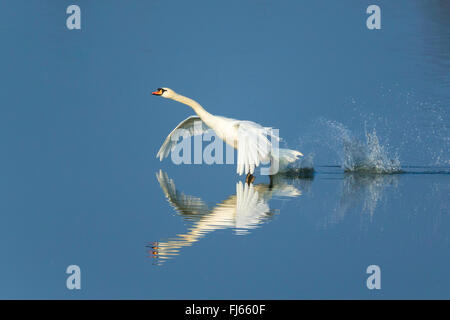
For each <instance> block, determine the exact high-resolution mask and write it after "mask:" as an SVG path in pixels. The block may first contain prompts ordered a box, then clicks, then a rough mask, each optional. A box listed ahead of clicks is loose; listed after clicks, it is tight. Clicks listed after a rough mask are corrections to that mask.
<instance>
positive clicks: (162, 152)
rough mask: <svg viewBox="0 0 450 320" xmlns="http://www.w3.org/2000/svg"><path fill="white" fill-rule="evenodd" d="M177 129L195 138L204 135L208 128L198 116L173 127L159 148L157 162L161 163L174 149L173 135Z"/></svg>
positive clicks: (175, 142)
mask: <svg viewBox="0 0 450 320" xmlns="http://www.w3.org/2000/svg"><path fill="white" fill-rule="evenodd" d="M178 129H184V130H187V131H188V132H189V134H190V135H191V136H195V135H201V134H203V133H205V132H206V130H208V129H210V128H208V127H207V126H206V125H205V123H204V122H203V121H202V120H201V119H200V117H198V116H190V117H188V118H186V119H184V120H183V121H181V122H180V123H179V124H178V125H177V126H176V127H175V129H173V130H172V132H171V133H170V134H169V135H168V136H167V138H166V140H164V143H163V144H162V146H161V148H159V151H158V154H157V155H156V157H157V158H159V160H161V161H162V160H163V159H164V158H166V157H167V156H168V155H169V153H170V152H171V151H172V150H173V149H174V148H175V146H176V144H177V140H178V138H177V139H174V134H175V133H176V132H177V130H178Z"/></svg>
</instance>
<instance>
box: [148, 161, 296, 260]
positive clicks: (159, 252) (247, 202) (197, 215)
mask: <svg viewBox="0 0 450 320" xmlns="http://www.w3.org/2000/svg"><path fill="white" fill-rule="evenodd" d="M156 177H157V179H158V181H159V184H160V186H161V189H162V190H163V192H164V194H165V196H166V198H167V201H168V202H169V203H170V204H171V205H172V207H173V208H174V209H175V210H176V211H177V212H178V213H179V214H181V215H182V216H183V217H185V219H186V220H189V221H194V223H193V225H192V226H191V227H190V228H189V230H188V232H187V233H186V234H180V235H177V237H176V238H173V239H170V240H168V241H166V242H156V243H154V244H153V245H152V246H151V247H152V250H151V253H152V255H153V256H154V257H158V258H161V259H167V258H169V257H170V256H172V255H177V254H178V251H179V249H180V248H182V247H186V246H190V245H192V243H194V242H196V241H198V240H199V239H200V238H201V237H203V236H204V235H205V234H206V233H208V232H212V231H214V230H219V229H225V228H235V230H236V233H237V234H246V233H247V232H248V230H250V229H254V228H256V227H257V226H258V225H260V224H261V223H263V222H264V221H265V220H266V219H267V218H269V217H270V216H272V215H273V212H272V211H271V210H270V207H269V205H268V201H269V200H270V199H271V198H272V197H281V198H282V197H297V196H299V195H301V191H300V190H298V189H297V188H295V187H294V186H292V185H290V184H287V183H285V182H284V180H283V179H281V178H278V176H275V177H274V179H273V180H272V185H267V184H257V185H253V184H247V183H242V182H240V181H239V182H238V183H236V194H235V195H231V196H229V197H228V198H227V199H225V200H224V201H222V202H221V203H219V204H217V205H216V206H215V207H214V208H212V209H209V208H208V206H207V205H206V204H205V203H204V202H203V201H202V200H201V199H200V198H196V197H193V196H189V195H185V194H184V193H181V192H179V191H178V190H176V187H175V184H174V182H173V180H172V179H170V178H169V177H168V176H167V174H166V173H165V172H162V171H161V170H160V171H159V173H157V174H156Z"/></svg>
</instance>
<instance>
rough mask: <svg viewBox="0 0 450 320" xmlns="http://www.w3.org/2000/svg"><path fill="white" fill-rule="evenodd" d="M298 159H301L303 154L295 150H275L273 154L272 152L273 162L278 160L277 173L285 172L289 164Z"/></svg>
mask: <svg viewBox="0 0 450 320" xmlns="http://www.w3.org/2000/svg"><path fill="white" fill-rule="evenodd" d="M299 157H303V153H301V152H300V151H297V150H291V149H276V150H275V152H272V158H273V160H275V161H277V160H278V172H277V173H279V172H283V171H285V170H286V169H287V168H288V166H289V164H291V163H293V162H295V161H297V160H298V159H299ZM275 169H276V168H275Z"/></svg>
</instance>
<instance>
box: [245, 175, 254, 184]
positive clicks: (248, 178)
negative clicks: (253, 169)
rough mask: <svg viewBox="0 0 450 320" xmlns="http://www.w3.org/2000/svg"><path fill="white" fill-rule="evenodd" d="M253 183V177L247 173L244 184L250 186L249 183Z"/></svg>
mask: <svg viewBox="0 0 450 320" xmlns="http://www.w3.org/2000/svg"><path fill="white" fill-rule="evenodd" d="M253 181H255V176H254V175H252V174H251V173H247V177H246V178H245V182H246V183H247V184H251V183H253Z"/></svg>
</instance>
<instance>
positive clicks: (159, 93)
mask: <svg viewBox="0 0 450 320" xmlns="http://www.w3.org/2000/svg"><path fill="white" fill-rule="evenodd" d="M162 93H163V91H162V90H161V89H159V90H158V91H153V92H152V94H153V95H155V96H160V95H162Z"/></svg>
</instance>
